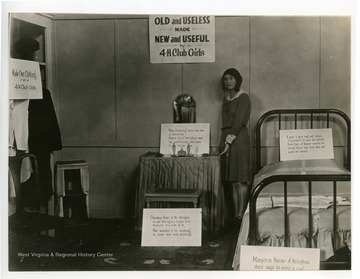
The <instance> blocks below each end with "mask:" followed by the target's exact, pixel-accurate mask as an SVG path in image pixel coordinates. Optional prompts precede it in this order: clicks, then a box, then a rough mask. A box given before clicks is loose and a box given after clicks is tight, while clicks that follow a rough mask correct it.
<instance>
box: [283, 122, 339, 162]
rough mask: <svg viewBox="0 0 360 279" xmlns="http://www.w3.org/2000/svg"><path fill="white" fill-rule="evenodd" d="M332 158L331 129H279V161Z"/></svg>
mask: <svg viewBox="0 0 360 279" xmlns="http://www.w3.org/2000/svg"><path fill="white" fill-rule="evenodd" d="M311 159H334V147H333V137H332V129H331V128H328V129H298V130H280V161H289V160H311Z"/></svg>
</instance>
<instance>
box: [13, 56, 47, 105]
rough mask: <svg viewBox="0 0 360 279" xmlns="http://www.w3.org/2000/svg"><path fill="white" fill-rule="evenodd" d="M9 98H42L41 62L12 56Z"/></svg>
mask: <svg viewBox="0 0 360 279" xmlns="http://www.w3.org/2000/svg"><path fill="white" fill-rule="evenodd" d="M9 66H10V78H9V80H10V84H9V99H16V100H20V99H42V85H41V72H40V65H39V62H34V61H27V60H21V59H13V58H10V61H9Z"/></svg>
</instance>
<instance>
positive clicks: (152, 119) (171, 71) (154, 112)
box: [115, 19, 182, 146]
mask: <svg viewBox="0 0 360 279" xmlns="http://www.w3.org/2000/svg"><path fill="white" fill-rule="evenodd" d="M115 41H116V51H117V56H116V58H117V59H116V62H117V64H116V66H117V67H116V68H117V78H116V101H117V104H116V108H117V128H118V129H117V139H118V140H121V141H123V142H124V143H125V144H126V143H131V144H132V145H142V144H145V145H151V146H160V125H161V123H171V122H173V115H172V102H173V100H174V99H175V97H176V96H177V95H179V94H181V93H182V65H181V64H150V53H149V30H148V20H147V19H129V20H116V40H115Z"/></svg>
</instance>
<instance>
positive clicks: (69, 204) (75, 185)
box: [55, 160, 89, 224]
mask: <svg viewBox="0 0 360 279" xmlns="http://www.w3.org/2000/svg"><path fill="white" fill-rule="evenodd" d="M88 193H89V172H88V164H87V162H86V161H84V160H72V161H56V162H55V215H56V216H63V217H64V218H65V219H69V220H72V221H73V223H74V224H76V223H77V222H79V223H81V222H82V221H83V220H84V219H87V218H88V216H89V203H88Z"/></svg>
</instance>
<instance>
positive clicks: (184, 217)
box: [141, 208, 202, 246]
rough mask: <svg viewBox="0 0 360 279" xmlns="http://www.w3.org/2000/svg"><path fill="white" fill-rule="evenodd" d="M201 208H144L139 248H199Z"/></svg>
mask: <svg viewBox="0 0 360 279" xmlns="http://www.w3.org/2000/svg"><path fill="white" fill-rule="evenodd" d="M201 224H202V216H201V208H146V209H144V211H143V225H142V235H141V246H201Z"/></svg>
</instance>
